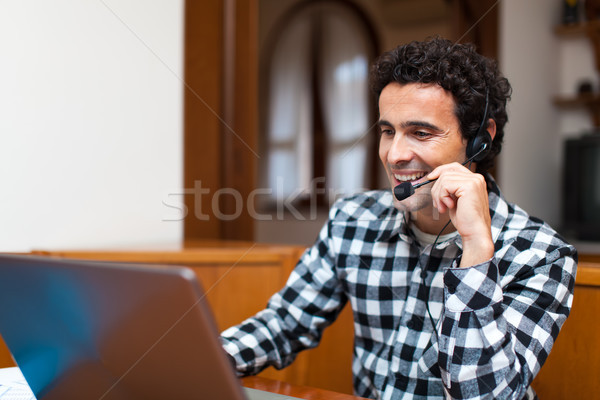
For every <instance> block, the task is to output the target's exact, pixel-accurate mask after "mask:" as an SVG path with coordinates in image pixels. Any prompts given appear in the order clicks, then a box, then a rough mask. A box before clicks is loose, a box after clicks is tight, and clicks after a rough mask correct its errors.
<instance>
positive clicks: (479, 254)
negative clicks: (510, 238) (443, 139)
mask: <svg viewBox="0 0 600 400" xmlns="http://www.w3.org/2000/svg"><path fill="white" fill-rule="evenodd" d="M427 179H437V181H436V182H435V183H434V185H433V187H432V188H431V197H432V200H433V206H434V207H435V208H437V209H438V211H439V212H440V214H443V213H445V212H446V211H449V214H450V219H451V220H452V224H453V225H454V227H455V228H456V230H457V231H458V233H459V234H460V236H461V238H462V243H463V255H462V259H461V262H460V267H461V268H466V267H470V266H473V265H476V264H479V263H482V262H485V261H487V260H489V259H490V258H491V257H492V256H493V255H494V242H493V240H492V230H491V229H492V228H491V227H492V220H491V217H490V208H489V203H488V192H487V188H486V183H485V179H484V177H483V176H482V175H481V174H476V173H473V172H472V171H470V170H469V169H467V168H466V167H464V166H462V165H460V164H459V163H452V164H445V165H441V166H439V167H437V168H436V169H434V170H433V171H432V172H431V173H430V174H429V175H428V176H427Z"/></svg>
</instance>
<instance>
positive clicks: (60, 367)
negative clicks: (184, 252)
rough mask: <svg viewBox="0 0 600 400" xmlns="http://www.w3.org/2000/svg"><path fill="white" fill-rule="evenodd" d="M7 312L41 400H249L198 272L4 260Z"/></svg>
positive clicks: (2, 311)
mask: <svg viewBox="0 0 600 400" xmlns="http://www.w3.org/2000/svg"><path fill="white" fill-rule="evenodd" d="M0 304H2V307H0V334H2V336H3V338H4V340H5V342H6V344H7V346H8V348H9V350H10V351H11V353H12V354H13V357H14V358H15V361H16V362H17V364H18V366H19V367H20V369H21V371H22V372H23V375H24V376H25V378H26V379H27V382H28V383H29V385H30V386H31V388H32V390H33V392H34V394H35V395H36V397H37V398H38V400H55V399H56V400H58V399H63V400H65V399H75V398H77V399H99V400H100V399H102V400H124V399H128V400H137V399H166V398H172V399H198V398H207V399H232V400H238V399H243V398H244V395H243V394H242V390H241V387H240V385H239V382H238V380H237V378H236V377H235V375H234V373H233V371H232V369H231V366H230V365H229V362H228V360H227V358H226V357H225V355H224V352H223V350H222V348H221V344H220V341H219V339H218V334H217V329H216V326H215V324H214V321H213V319H212V316H211V314H210V310H209V308H208V305H207V304H206V302H205V300H204V294H203V292H202V290H201V288H200V285H198V282H197V278H196V276H195V275H194V273H193V272H192V271H191V270H190V269H187V268H179V267H154V266H137V265H131V264H116V263H100V262H89V261H76V260H61V259H51V258H47V257H38V256H0Z"/></svg>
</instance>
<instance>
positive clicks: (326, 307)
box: [221, 208, 346, 376]
mask: <svg viewBox="0 0 600 400" xmlns="http://www.w3.org/2000/svg"><path fill="white" fill-rule="evenodd" d="M334 213H335V208H334V209H332V214H334ZM330 225H331V222H329V223H327V224H326V225H325V226H324V227H323V229H322V230H321V233H320V234H319V238H318V240H317V242H316V243H315V244H314V245H313V246H312V247H311V248H309V249H308V250H307V251H306V252H305V253H304V254H303V256H302V257H301V259H300V261H299V262H298V264H297V265H296V267H295V268H294V271H293V272H292V273H291V275H290V277H289V279H288V281H287V283H286V285H285V287H284V288H283V289H282V290H281V291H279V292H278V293H276V294H275V295H273V296H272V297H271V299H270V300H269V303H268V305H267V308H266V309H265V310H263V311H261V312H259V313H258V314H256V315H255V316H253V317H251V318H249V319H247V320H245V321H243V322H242V323H241V324H239V325H237V326H234V327H231V328H229V329H227V330H225V331H224V332H223V333H222V334H221V340H222V343H223V347H224V348H225V351H226V352H227V353H228V354H229V355H230V356H231V357H232V358H233V359H234V360H235V365H236V370H237V371H238V375H240V376H243V375H252V374H257V373H258V372H260V371H261V370H263V369H264V368H266V367H268V366H274V367H275V368H277V369H280V368H284V367H286V366H287V365H289V364H290V363H291V362H292V361H293V360H294V359H295V357H296V355H297V354H298V352H300V351H301V350H304V349H308V348H313V347H315V346H317V344H318V343H319V341H320V339H321V334H322V331H323V330H324V329H325V328H326V327H327V326H329V325H330V324H331V323H332V322H333V321H334V320H335V319H336V317H337V315H338V314H339V312H340V311H341V309H342V308H343V306H344V304H345V302H346V297H345V295H344V294H343V291H342V288H341V285H340V284H339V282H338V280H337V277H336V275H335V271H334V259H333V256H332V252H331V248H330V245H331V244H330V242H331V237H330V229H329V228H330Z"/></svg>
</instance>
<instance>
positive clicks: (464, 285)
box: [222, 38, 576, 399]
mask: <svg viewBox="0 0 600 400" xmlns="http://www.w3.org/2000/svg"><path fill="white" fill-rule="evenodd" d="M371 84H372V88H373V90H374V93H375V95H376V97H377V100H378V105H379V121H378V125H379V127H380V131H381V136H380V146H379V156H380V158H381V161H382V163H383V165H384V167H385V170H386V172H387V176H388V179H389V181H390V185H391V188H392V189H393V188H396V187H400V188H402V190H400V191H399V192H398V193H397V195H398V196H397V197H398V198H397V199H394V197H393V195H392V191H389V190H386V191H371V192H367V193H363V194H359V195H355V196H353V197H350V198H346V199H342V200H340V201H338V202H336V204H334V206H333V208H332V210H331V212H330V216H329V221H328V222H327V224H326V225H325V226H324V227H323V229H322V231H321V233H320V235H319V238H318V240H317V242H316V243H315V245H314V246H313V247H312V248H310V249H308V250H307V252H306V253H305V254H304V255H303V256H302V258H301V259H300V261H299V263H298V265H297V266H296V268H295V270H294V271H293V273H292V274H291V276H290V278H289V280H288V282H287V284H286V286H285V287H284V288H283V289H282V290H281V291H280V292H279V293H277V294H275V295H274V296H273V297H272V298H271V300H270V302H269V304H268V306H267V309H266V310H264V311H262V312H260V313H258V314H257V315H256V316H254V317H253V318H250V319H248V320H247V321H244V322H243V323H242V324H240V325H239V326H236V327H233V328H230V329H228V330H226V331H225V332H223V334H222V339H223V345H224V348H225V350H226V351H227V352H228V353H229V354H230V355H231V356H232V358H233V359H234V360H235V364H236V368H237V370H238V372H239V373H240V374H241V375H243V374H254V373H257V372H259V371H260V370H262V369H263V368H265V367H266V366H268V365H273V366H275V367H277V368H282V367H284V366H286V365H288V364H289V363H291V362H292V361H293V359H294V357H295V355H296V354H297V353H298V352H299V351H301V350H303V349H305V348H310V347H314V346H316V345H317V344H318V341H319V339H320V337H321V333H322V330H323V329H324V328H325V327H326V326H328V325H329V324H330V323H331V322H333V320H334V319H335V318H336V316H337V315H338V313H339V311H340V310H341V309H342V307H343V306H344V304H345V302H346V301H350V304H351V306H352V310H353V314H354V322H355V324H354V325H355V332H354V335H355V346H354V361H353V366H352V368H353V374H354V388H355V392H356V394H357V395H360V396H364V397H370V398H383V399H396V398H401V397H402V398H444V397H451V398H489V399H504V398H516V399H517V398H534V397H535V394H534V393H533V390H532V389H531V388H530V383H531V381H532V380H533V378H534V377H535V375H536V374H537V372H538V371H539V369H540V367H541V366H542V364H543V363H544V361H545V359H546V357H547V356H548V354H549V353H550V349H551V348H552V345H553V343H554V341H555V340H556V337H557V335H558V332H559V330H560V327H561V326H562V324H563V323H564V321H565V319H566V318H567V315H568V314H569V310H570V306H571V303H572V298H573V286H574V279H575V270H576V252H575V249H574V248H573V247H572V246H570V245H568V244H567V243H565V242H564V240H563V239H562V238H561V237H560V236H558V235H557V234H556V232H555V231H553V230H552V229H551V228H550V227H549V226H548V225H546V224H545V223H543V222H542V221H540V220H538V219H535V218H532V217H530V216H528V215H527V214H526V213H525V211H523V210H522V209H520V208H519V207H517V206H515V205H513V204H510V203H507V201H506V200H505V199H504V198H503V196H502V194H501V193H500V190H499V189H498V186H497V185H496V183H495V182H494V180H493V179H492V178H491V176H490V175H488V174H486V173H485V170H486V169H488V168H489V167H490V166H491V165H492V164H493V160H494V158H495V156H496V155H497V154H498V153H499V151H500V148H501V144H502V137H503V135H504V125H505V123H506V121H507V116H506V109H505V107H506V102H507V99H508V98H509V97H510V92H511V88H510V85H509V83H508V81H507V80H506V79H505V78H504V77H502V76H501V74H500V73H499V71H498V69H497V66H496V64H495V63H494V62H492V61H491V60H489V59H486V58H484V57H482V56H480V55H479V54H477V53H476V52H475V51H474V48H473V47H472V46H469V45H457V44H453V43H451V42H449V41H447V40H444V39H440V38H434V39H431V40H428V41H425V42H413V43H410V44H408V45H404V46H400V47H398V48H396V49H395V50H392V51H390V52H388V53H386V54H384V55H383V56H381V57H380V58H379V59H378V60H377V61H376V62H375V64H374V65H373V67H372V71H371ZM429 180H431V181H433V182H428V183H425V182H427V181H429ZM418 184H423V185H422V186H419V185H418ZM407 189H411V190H407ZM412 190H414V191H415V193H414V195H412V196H409V195H408V194H410V192H412Z"/></svg>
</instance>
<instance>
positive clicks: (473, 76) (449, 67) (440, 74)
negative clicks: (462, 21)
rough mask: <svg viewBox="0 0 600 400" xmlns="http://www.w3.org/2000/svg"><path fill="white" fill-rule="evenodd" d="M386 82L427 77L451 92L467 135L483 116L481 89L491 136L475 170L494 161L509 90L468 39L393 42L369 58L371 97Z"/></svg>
mask: <svg viewBox="0 0 600 400" xmlns="http://www.w3.org/2000/svg"><path fill="white" fill-rule="evenodd" d="M391 82H398V83H402V84H404V83H417V82H418V83H433V84H437V85H439V86H441V87H442V88H443V89H445V90H447V91H449V92H450V93H452V96H453V98H454V101H455V103H456V109H455V115H456V117H457V118H458V121H459V124H460V130H461V134H462V135H463V137H464V138H466V139H467V140H468V139H470V138H472V137H474V136H475V135H476V134H477V131H478V129H479V126H480V125H481V122H482V120H483V118H484V115H483V114H484V109H485V101H486V93H487V96H488V98H489V100H488V102H489V103H488V117H487V118H492V119H493V120H494V121H495V122H496V136H495V137H494V141H493V142H492V148H491V150H490V151H489V152H488V154H487V156H486V157H485V158H484V159H483V160H482V161H480V162H479V163H477V171H478V172H485V171H487V170H488V169H489V168H491V167H492V166H493V165H494V159H495V157H496V156H497V155H498V153H500V150H501V149H502V140H503V138H504V125H505V124H506V122H507V121H508V116H507V114H506V102H507V100H508V99H510V96H511V93H512V89H511V86H510V83H509V82H508V80H507V79H506V78H505V77H504V76H502V74H501V73H500V71H499V70H498V64H497V63H496V61H494V60H492V59H489V58H486V57H484V56H482V55H480V54H479V53H477V52H476V50H475V46H474V45H473V44H456V43H453V42H451V41H449V40H446V39H443V38H440V37H433V38H430V39H428V40H426V41H423V42H416V41H415V42H411V43H408V44H405V45H402V46H398V47H397V48H395V49H394V50H391V51H389V52H386V53H384V54H382V55H381V56H380V57H379V58H378V59H377V60H375V62H374V64H373V65H372V66H371V71H370V83H371V90H372V91H373V93H374V94H375V97H376V100H377V102H379V96H380V95H381V91H382V90H383V88H384V87H386V86H387V85H388V84H389V83H391Z"/></svg>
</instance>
